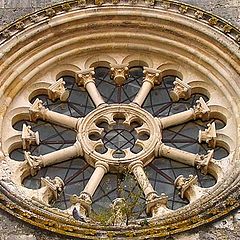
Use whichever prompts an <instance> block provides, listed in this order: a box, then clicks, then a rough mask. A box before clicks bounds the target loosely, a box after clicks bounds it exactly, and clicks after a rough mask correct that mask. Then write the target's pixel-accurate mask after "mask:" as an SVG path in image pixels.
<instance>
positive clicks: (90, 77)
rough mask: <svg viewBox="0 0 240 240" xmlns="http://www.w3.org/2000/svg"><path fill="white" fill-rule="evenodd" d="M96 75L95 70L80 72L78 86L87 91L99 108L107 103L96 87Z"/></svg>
mask: <svg viewBox="0 0 240 240" xmlns="http://www.w3.org/2000/svg"><path fill="white" fill-rule="evenodd" d="M94 74H95V72H94V68H90V69H88V70H85V71H82V72H80V73H79V74H78V79H77V84H78V86H83V87H84V88H85V89H86V90H87V92H88V94H89V95H90V97H91V99H92V100H93V102H94V104H95V106H96V107H98V106H99V105H101V104H104V103H105V102H104V100H103V98H102V96H101V94H100V93H99V91H98V89H97V87H96V84H95V78H94Z"/></svg>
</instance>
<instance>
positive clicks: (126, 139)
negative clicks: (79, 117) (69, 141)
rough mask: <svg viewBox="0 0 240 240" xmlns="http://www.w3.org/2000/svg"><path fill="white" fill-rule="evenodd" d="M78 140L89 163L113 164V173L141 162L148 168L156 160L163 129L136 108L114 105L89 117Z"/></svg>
mask: <svg viewBox="0 0 240 240" xmlns="http://www.w3.org/2000/svg"><path fill="white" fill-rule="evenodd" d="M77 139H78V141H79V142H81V145H82V147H83V151H84V156H85V158H86V160H87V162H88V163H89V164H90V165H92V166H94V165H95V163H96V162H97V161H104V162H106V163H108V164H109V168H110V171H111V172H117V171H119V166H120V165H121V167H127V166H128V165H129V164H130V163H132V162H134V161H138V160H141V161H142V162H143V164H144V165H147V164H148V163H149V162H151V161H152V160H153V158H154V150H155V147H156V144H157V143H159V141H161V139H162V136H161V129H160V127H159V125H158V123H157V121H155V119H154V118H153V117H152V115H150V114H149V113H148V112H147V111H145V110H144V109H141V108H140V107H138V106H136V105H131V104H130V105H127V104H121V105H120V104H112V105H108V106H104V107H101V108H97V109H96V110H94V111H93V112H91V113H90V114H89V115H88V116H86V117H85V118H84V119H83V121H82V124H81V125H80V126H79V129H78V137H77Z"/></svg>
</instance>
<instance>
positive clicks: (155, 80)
mask: <svg viewBox="0 0 240 240" xmlns="http://www.w3.org/2000/svg"><path fill="white" fill-rule="evenodd" d="M143 73H144V80H143V82H149V83H151V85H152V87H154V85H158V84H160V83H161V79H160V73H161V72H160V70H157V69H153V68H147V67H144V70H143Z"/></svg>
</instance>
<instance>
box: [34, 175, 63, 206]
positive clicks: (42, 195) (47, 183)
mask: <svg viewBox="0 0 240 240" xmlns="http://www.w3.org/2000/svg"><path fill="white" fill-rule="evenodd" d="M63 187H64V182H63V180H62V179H61V178H60V177H55V178H54V179H50V178H49V177H46V178H41V188H40V189H38V190H35V191H34V192H35V194H34V195H33V197H32V198H33V199H36V200H37V201H40V202H42V203H44V204H47V205H48V204H51V203H52V202H53V201H55V200H57V199H58V197H59V195H60V193H61V192H62V190H63Z"/></svg>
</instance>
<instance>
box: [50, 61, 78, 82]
mask: <svg viewBox="0 0 240 240" xmlns="http://www.w3.org/2000/svg"><path fill="white" fill-rule="evenodd" d="M80 71H81V69H80V67H79V66H77V65H74V64H58V65H57V66H56V67H54V68H53V69H52V71H51V78H52V79H53V80H54V81H56V80H58V79H59V78H61V77H64V76H71V77H75V78H76V76H77V74H78V73H79V72H80Z"/></svg>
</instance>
